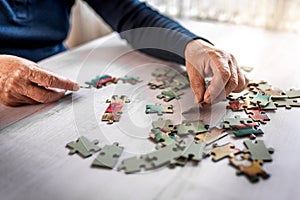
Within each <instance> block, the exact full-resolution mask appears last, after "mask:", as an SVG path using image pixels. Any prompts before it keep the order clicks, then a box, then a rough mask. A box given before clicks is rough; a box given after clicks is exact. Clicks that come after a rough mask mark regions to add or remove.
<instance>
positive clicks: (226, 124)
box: [222, 115, 253, 129]
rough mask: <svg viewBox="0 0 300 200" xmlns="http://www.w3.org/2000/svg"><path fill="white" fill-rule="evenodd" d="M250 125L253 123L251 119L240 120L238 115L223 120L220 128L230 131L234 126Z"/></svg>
mask: <svg viewBox="0 0 300 200" xmlns="http://www.w3.org/2000/svg"><path fill="white" fill-rule="evenodd" d="M251 123H253V120H252V119H251V118H241V117H240V116H239V115H236V116H234V118H225V119H224V121H223V123H222V127H223V128H226V129H232V128H234V127H235V126H239V125H243V124H251Z"/></svg>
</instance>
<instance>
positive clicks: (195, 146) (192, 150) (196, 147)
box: [180, 141, 206, 161]
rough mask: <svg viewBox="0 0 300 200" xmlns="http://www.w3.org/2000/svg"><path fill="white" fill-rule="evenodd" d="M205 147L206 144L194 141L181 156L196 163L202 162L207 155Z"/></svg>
mask: <svg viewBox="0 0 300 200" xmlns="http://www.w3.org/2000/svg"><path fill="white" fill-rule="evenodd" d="M205 146H206V143H205V142H199V143H195V142H194V141H191V142H190V144H188V145H187V146H186V148H185V149H184V150H183V153H182V154H181V155H180V156H181V157H183V158H187V159H191V160H194V161H201V160H202V158H203V157H205V155H206V154H205Z"/></svg>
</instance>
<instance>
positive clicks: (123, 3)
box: [0, 0, 205, 64]
mask: <svg viewBox="0 0 300 200" xmlns="http://www.w3.org/2000/svg"><path fill="white" fill-rule="evenodd" d="M85 1H86V2H87V3H88V4H89V5H90V6H91V7H92V8H93V9H94V10H95V11H96V12H97V13H98V14H99V15H100V16H101V17H102V18H103V19H104V20H105V21H106V22H107V23H108V24H109V25H110V26H111V27H112V29H113V30H114V31H117V32H118V33H120V36H121V37H122V38H124V39H126V40H127V41H128V42H129V43H130V44H131V46H132V47H133V48H135V49H138V50H140V51H142V52H144V53H147V54H149V55H152V56H155V57H158V58H161V59H165V60H169V61H174V62H177V63H180V64H184V50H185V46H186V44H187V43H188V42H189V41H191V40H193V39H196V38H200V39H203V40H205V39H204V38H201V37H199V36H197V35H195V34H193V33H191V32H189V31H188V30H187V29H185V28H183V27H182V26H181V25H179V24H178V23H177V22H175V21H173V20H171V19H169V18H168V17H165V16H163V15H161V14H159V13H158V12H157V11H155V10H153V9H151V8H149V7H148V6H147V5H146V4H144V3H141V2H140V1H138V0H85ZM73 4H74V0H0V54H12V55H17V56H20V57H24V58H27V59H30V60H33V61H39V60H41V59H43V58H46V57H49V56H51V55H54V54H57V53H59V52H62V51H64V50H66V48H65V46H64V45H63V41H64V40H65V39H66V37H67V35H68V31H69V28H70V25H69V18H70V11H71V7H72V6H73Z"/></svg>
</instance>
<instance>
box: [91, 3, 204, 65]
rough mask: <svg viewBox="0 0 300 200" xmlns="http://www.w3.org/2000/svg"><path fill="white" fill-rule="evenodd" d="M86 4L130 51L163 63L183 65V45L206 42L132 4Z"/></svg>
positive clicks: (141, 6) (156, 14)
mask: <svg viewBox="0 0 300 200" xmlns="http://www.w3.org/2000/svg"><path fill="white" fill-rule="evenodd" d="M87 2H88V3H89V4H90V5H91V6H92V7H93V8H94V9H95V10H96V12H97V13H98V14H99V15H101V16H102V17H103V19H104V20H105V21H106V22H107V23H108V24H109V25H110V26H111V27H112V28H113V29H114V30H115V31H117V32H119V33H120V35H121V37H122V38H124V39H126V40H127V41H128V42H129V43H130V44H131V45H132V47H133V48H135V49H139V50H140V51H142V52H144V53H147V54H150V55H152V56H155V57H158V58H161V59H164V60H169V61H173V62H177V63H180V64H184V63H185V57H184V52H185V47H186V45H187V44H188V43H189V42H190V41H191V40H193V39H197V38H198V39H203V40H206V39H204V38H201V37H199V36H197V35H195V34H193V33H191V32H190V31H188V30H187V29H185V28H183V27H182V26H181V25H180V24H178V23H177V22H175V21H173V20H171V19H169V18H167V17H165V16H163V15H161V14H159V13H158V12H157V11H154V10H152V9H151V8H149V7H148V6H146V5H145V4H144V3H140V2H139V1H136V0H111V1H104V0H100V1H99V0H98V1H96V0H87ZM150 27H151V28H150Z"/></svg>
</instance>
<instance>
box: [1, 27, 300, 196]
mask: <svg viewBox="0 0 300 200" xmlns="http://www.w3.org/2000/svg"><path fill="white" fill-rule="evenodd" d="M185 23H186V24H187V25H188V26H190V27H191V28H192V30H193V31H194V32H196V33H199V34H201V35H207V36H209V39H210V40H212V41H214V43H215V44H217V46H220V47H222V48H224V49H227V50H229V51H231V52H232V53H234V54H235V55H236V57H237V59H238V61H240V63H242V64H246V65H250V66H253V67H255V69H254V71H253V72H252V73H251V74H249V76H250V77H251V78H253V79H255V80H260V79H263V80H267V81H269V83H270V84H272V85H274V86H276V87H280V88H282V89H288V88H300V80H299V78H298V77H299V71H300V70H299V63H300V56H298V55H297V54H298V49H299V46H300V37H299V35H294V34H292V33H280V32H271V31H264V30H260V29H255V28H247V27H240V26H231V25H224V24H211V23H200V22H191V21H188V22H187V21H185ZM40 64H41V65H43V66H44V67H46V68H49V69H51V70H52V71H55V72H57V73H60V74H62V75H65V76H67V77H69V78H72V79H75V80H77V81H79V82H80V84H83V83H84V81H86V80H89V79H91V78H93V77H94V76H96V75H98V74H103V73H108V74H112V75H114V76H117V77H118V76H123V75H126V74H129V75H132V74H135V75H138V76H140V77H141V79H142V80H144V82H142V83H141V84H140V85H139V84H137V85H136V86H130V85H126V84H117V85H110V86H107V87H105V88H103V89H101V90H85V89H82V90H80V91H79V92H76V93H74V94H72V95H70V96H68V97H65V98H64V99H62V100H61V101H59V102H58V103H56V104H55V105H52V106H51V107H48V108H47V109H43V110H41V111H40V112H36V111H35V109H37V108H35V107H33V108H32V109H27V108H25V107H24V108H22V107H20V108H15V109H13V111H10V110H7V108H5V107H1V108H0V109H1V115H0V116H1V117H0V119H1V122H5V120H7V118H9V119H10V120H8V121H11V122H13V123H6V122H5V123H3V124H5V126H1V129H0V131H1V132H0V196H1V199H6V200H10V199H25V200H27V199H30V200H32V199H49V200H50V199H51V200H53V199H120V198H122V199H230V200H231V199H241V198H242V199H249V200H250V199H271V198H273V199H298V196H300V191H299V190H298V182H299V178H300V174H299V173H298V171H299V166H300V159H298V157H299V153H300V149H299V148H298V147H299V145H300V134H299V130H300V124H299V123H298V118H299V114H300V109H297V108H295V109H292V110H288V111H286V110H285V109H279V110H278V111H276V113H270V114H269V117H270V118H271V121H270V122H269V123H268V124H267V125H266V126H263V127H262V128H263V131H264V132H265V135H264V136H263V139H264V141H265V143H266V145H267V146H270V147H273V148H274V149H275V153H274V155H273V156H272V157H273V162H272V163H267V164H265V169H266V171H268V172H269V173H271V175H272V176H271V178H270V179H268V180H266V181H260V183H258V184H251V183H249V182H248V180H247V179H246V178H244V177H237V176H236V175H235V169H234V168H232V167H230V166H228V162H227V160H223V161H221V162H217V163H214V162H212V161H211V160H210V159H205V160H203V161H202V162H201V163H200V164H199V165H198V166H186V167H184V168H180V167H178V168H175V169H168V168H162V169H159V170H156V171H150V172H143V173H141V174H133V175H126V174H124V173H122V172H118V171H116V170H102V169H96V168H91V167H90V165H91V163H92V161H93V159H94V158H95V157H96V154H95V155H94V156H93V157H91V158H88V159H82V158H80V157H79V156H77V155H73V156H69V155H68V149H66V148H65V145H66V143H68V142H70V141H72V140H75V139H76V138H77V137H78V136H79V135H84V136H86V137H87V138H89V139H98V140H99V145H100V146H104V145H105V144H112V143H113V142H115V141H116V142H119V143H120V145H121V146H124V147H125V150H124V151H125V153H124V154H123V155H122V157H121V158H125V157H129V156H131V155H139V154H143V153H147V152H149V151H151V150H153V149H154V145H153V143H151V142H150V141H149V140H148V139H147V136H148V133H149V131H150V128H151V126H150V124H151V121H152V120H155V119H157V116H154V115H145V114H144V111H145V110H144V106H145V105H146V104H147V103H153V101H154V100H155V101H157V102H160V101H159V100H157V99H155V98H154V97H155V94H156V93H157V92H156V91H150V90H149V89H148V88H147V86H146V84H147V82H148V80H150V79H151V77H150V75H149V72H151V71H153V70H154V69H155V68H156V67H158V66H162V65H171V66H173V67H174V68H175V69H178V70H181V68H180V67H178V66H176V65H173V64H170V63H165V62H160V61H158V60H155V59H153V58H150V57H147V56H145V55H142V54H140V53H136V52H132V51H131V49H130V48H129V47H128V46H126V44H125V43H124V41H121V40H120V39H119V38H118V36H117V35H115V34H112V35H110V36H108V37H105V38H102V39H99V40H95V41H93V42H91V43H88V44H86V45H84V46H82V47H80V48H78V49H75V50H72V51H69V52H67V53H63V54H60V55H57V56H54V57H52V58H50V59H47V60H45V61H43V62H41V63H40ZM184 92H185V95H183V96H182V100H180V101H178V102H176V103H174V107H175V113H174V115H167V117H168V118H171V119H172V120H173V121H174V123H178V122H180V121H181V120H184V119H197V118H199V117H200V118H201V113H200V114H199V113H198V112H197V108H195V109H191V112H189V113H188V114H185V115H184V116H182V115H181V112H183V111H186V110H189V109H190V108H191V107H192V105H193V96H192V93H191V91H190V89H186V90H185V91H184ZM113 94H126V95H128V96H129V98H131V100H132V102H131V103H130V104H129V105H128V106H127V108H124V113H123V115H122V118H121V121H120V122H119V123H118V124H113V125H110V126H108V125H106V124H105V123H102V122H101V120H100V119H101V115H102V113H103V111H104V110H105V108H106V107H107V104H106V103H105V100H106V99H107V98H110V97H111V95H113ZM225 106H226V105H225V104H224V103H223V104H222V103H221V104H218V105H216V106H214V107H213V108H212V109H211V111H208V112H207V113H211V114H208V117H207V118H206V119H207V121H208V122H209V123H210V124H217V123H218V122H219V121H220V120H221V119H222V118H223V117H224V115H225V114H227V117H229V116H230V115H234V114H233V113H231V112H228V111H226V110H225ZM9 114H11V115H9ZM199 115H200V116H199ZM6 116H9V117H6ZM25 116H26V117H25ZM14 117H15V118H14ZM23 117H25V118H23ZM182 117H183V118H182ZM20 118H23V119H20ZM228 141H231V142H233V143H235V144H236V146H237V147H239V148H243V145H242V141H243V140H232V139H231V138H230V137H226V138H224V139H222V140H221V141H220V143H222V144H223V143H226V142H228Z"/></svg>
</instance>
